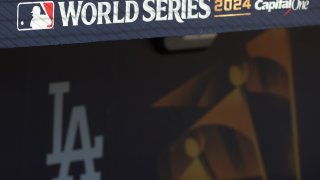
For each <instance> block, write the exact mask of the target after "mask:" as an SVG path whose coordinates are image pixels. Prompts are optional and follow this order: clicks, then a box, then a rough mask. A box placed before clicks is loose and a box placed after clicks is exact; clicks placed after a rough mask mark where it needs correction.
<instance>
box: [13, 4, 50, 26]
mask: <svg viewBox="0 0 320 180" xmlns="http://www.w3.org/2000/svg"><path fill="white" fill-rule="evenodd" d="M53 26H54V3H53V1H39V2H23V3H19V4H18V8H17V29H18V30H19V31H27V30H40V29H52V28H53Z"/></svg>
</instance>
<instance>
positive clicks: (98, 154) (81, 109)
mask: <svg viewBox="0 0 320 180" xmlns="http://www.w3.org/2000/svg"><path fill="white" fill-rule="evenodd" d="M69 91H70V84H69V82H61V83H51V84H50V85H49V94H51V95H53V97H54V104H53V106H54V107H53V113H54V114H53V149H52V153H51V154H48V155H47V165H56V164H59V165H60V169H59V174H58V177H56V178H54V179H53V180H73V179H74V178H73V177H72V176H69V169H70V165H71V163H72V162H79V161H82V162H83V163H84V168H85V169H84V170H85V171H84V174H82V175H81V176H80V180H100V179H101V174H100V172H96V171H95V168H94V159H98V158H102V156H103V137H102V136H95V137H94V144H91V142H90V139H91V138H90V132H89V126H88V119H87V113H86V108H85V106H75V107H73V108H72V111H71V117H70V122H69V127H68V131H67V134H66V140H65V143H64V146H62V145H63V135H62V134H63V133H62V129H63V127H62V124H63V96H64V94H65V93H68V92H69ZM77 130H79V134H80V141H81V145H82V147H81V149H73V147H74V144H75V142H76V133H77Z"/></svg>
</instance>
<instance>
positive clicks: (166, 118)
mask: <svg viewBox="0 0 320 180" xmlns="http://www.w3.org/2000/svg"><path fill="white" fill-rule="evenodd" d="M318 31H319V28H308V29H303V28H302V29H290V30H283V29H279V30H271V31H255V32H242V33H228V34H222V35H220V36H219V37H218V38H217V39H216V41H215V42H214V43H213V44H212V45H211V46H210V47H209V48H208V49H205V50H200V51H191V52H178V53H160V52H158V51H156V50H155V48H154V46H153V41H151V40H136V41H118V42H108V43H96V44H86V45H70V46H63V47H38V48H23V49H7V50H4V49H2V50H1V55H2V57H3V59H4V60H3V63H2V65H1V82H2V83H1V102H0V109H1V114H0V115H1V126H0V128H1V131H0V132H1V136H0V137H1V142H2V146H1V147H2V148H1V150H0V152H1V163H0V169H1V176H2V177H1V179H39V180H40V179H48V180H49V179H53V178H57V177H60V178H62V177H65V176H67V175H68V176H71V177H73V178H74V179H80V177H81V176H82V175H87V176H89V179H93V177H95V176H96V177H97V178H96V179H106V180H107V179H119V180H122V179H129V178H130V179H146V180H149V179H155V180H156V179H158V180H163V179H169V180H170V179H172V180H176V179H181V180H188V179H190V178H191V179H195V178H197V179H199V178H200V179H203V180H206V179H213V178H216V179H226V178H232V179H233V178H245V179H300V176H301V177H302V178H303V179H317V178H318V177H319V176H320V175H319V172H318V170H317V167H318V166H317V165H318V164H317V163H318V162H319V161H318V160H319V156H318V152H319V147H320V144H319V141H318V139H317V137H318V132H319V122H318V121H317V119H318V118H319V115H318V110H317V108H318V107H319V97H318V96H317V94H318V92H319V86H318V84H317V82H318V81H319V72H318V67H319V66H318V65H319V63H318V62H317V59H318V58H319V56H320V54H319V52H318V50H317V43H318V42H319V38H318V36H314V34H315V33H316V32H318ZM261 42H263V43H261ZM124 51H125V52H126V53H123V52H124ZM141 52H143V53H141ZM230 52H232V53H230ZM4 57H6V58H4ZM59 93H60V94H61V95H62V94H63V96H59ZM59 97H60V98H61V97H63V99H62V98H61V99H60V100H59ZM59 102H60V103H59ZM59 110H61V111H59ZM60 115H61V116H60ZM59 120H61V124H60V125H59V123H57V122H59ZM57 124H58V125H57ZM55 127H60V128H55ZM101 138H102V140H99V139H101ZM55 139H58V141H61V142H58V141H57V140H55ZM68 139H69V140H68ZM97 139H98V140H97ZM99 141H102V143H99ZM56 142H58V143H56ZM57 144H60V146H61V147H60V148H59V147H58V146H59V145H57ZM99 144H100V145H101V144H102V146H100V145H99ZM57 147H58V148H57ZM56 149H58V150H56ZM56 152H57V154H58V155H57V156H55V157H53V158H50V155H52V154H56ZM92 152H93V153H92ZM101 152H102V153H101ZM64 153H65V154H64ZM67 153H69V154H67ZM79 154H80V155H79ZM63 155H68V156H65V157H67V158H64V159H61V157H63ZM68 158H69V160H68ZM92 167H93V168H92ZM90 168H92V169H90ZM62 169H64V170H65V172H63V170H62ZM89 172H90V173H92V174H90V173H89ZM95 173H96V174H95ZM99 173H100V174H99Z"/></svg>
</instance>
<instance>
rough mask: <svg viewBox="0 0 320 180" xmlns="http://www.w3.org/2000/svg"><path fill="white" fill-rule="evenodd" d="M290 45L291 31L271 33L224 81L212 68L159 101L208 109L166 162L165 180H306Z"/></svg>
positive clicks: (250, 46) (257, 40) (249, 48)
mask: <svg viewBox="0 0 320 180" xmlns="http://www.w3.org/2000/svg"><path fill="white" fill-rule="evenodd" d="M289 40H290V39H289V33H288V31H286V30H270V31H265V32H263V33H261V34H259V35H258V36H257V37H254V38H253V39H250V40H249V41H248V42H246V47H245V49H246V54H247V57H246V58H244V59H241V60H239V61H237V63H233V64H230V65H229V66H228V67H227V68H226V69H225V70H226V71H227V72H225V74H226V77H221V76H219V75H217V73H215V72H214V71H218V70H217V69H218V68H216V67H209V68H208V69H206V70H204V71H203V72H200V73H199V74H198V75H195V76H194V77H193V78H192V79H191V80H188V81H186V82H185V83H184V84H182V85H181V86H179V87H178V88H176V89H174V90H173V91H171V92H169V93H168V94H167V95H165V96H163V97H162V98H160V99H158V100H157V101H156V102H154V104H153V107H154V108H170V107H174V108H179V107H182V108H183V107H189V106H192V107H196V108H207V109H208V110H207V111H206V113H205V114H203V115H202V116H201V117H200V118H199V119H197V120H196V121H195V122H194V123H193V124H192V125H191V126H190V127H189V128H187V129H186V130H185V131H184V133H183V134H181V135H180V136H179V137H177V138H176V139H175V140H173V141H172V142H171V144H170V147H168V148H167V152H166V153H164V154H165V156H166V157H162V158H160V160H159V161H160V163H159V164H161V165H160V171H161V174H165V175H164V176H163V177H162V179H168V180H194V179H199V180H213V179H223V180H226V179H300V176H301V175H300V167H299V166H300V162H299V148H298V147H299V145H298V138H297V136H298V130H297V119H296V110H295V98H294V89H293V87H294V85H293V82H294V81H293V72H292V58H291V50H290V41H289ZM214 68H215V69H214ZM221 79H224V80H221ZM225 82H228V84H226V83H225ZM222 91H224V92H223V93H221V92H222ZM162 156H163V155H162Z"/></svg>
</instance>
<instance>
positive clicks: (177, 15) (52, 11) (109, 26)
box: [0, 0, 320, 48]
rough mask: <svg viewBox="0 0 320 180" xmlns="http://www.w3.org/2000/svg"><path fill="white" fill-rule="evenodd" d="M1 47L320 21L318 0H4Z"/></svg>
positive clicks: (174, 34)
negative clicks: (27, 0)
mask: <svg viewBox="0 0 320 180" xmlns="http://www.w3.org/2000/svg"><path fill="white" fill-rule="evenodd" d="M2 1H3V2H1V5H0V17H1V18H0V22H1V23H0V32H1V33H0V47H1V48H11V47H26V46H41V45H58V44H72V43H84V42H96V41H107V40H121V39H122V40H123V39H140V38H151V37H163V36H182V35H187V34H205V33H213V32H230V31H243V30H257V29H267V28H278V27H297V26H308V25H317V24H320V18H319V17H320V10H319V8H320V1H316V0H125V1H118V0H114V1H111V0H108V1H107V0H89V1H30V2H25V1H23V2H19V1H15V0H2Z"/></svg>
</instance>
